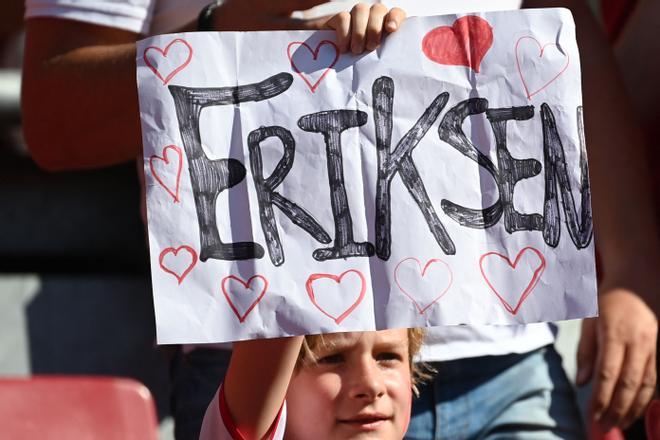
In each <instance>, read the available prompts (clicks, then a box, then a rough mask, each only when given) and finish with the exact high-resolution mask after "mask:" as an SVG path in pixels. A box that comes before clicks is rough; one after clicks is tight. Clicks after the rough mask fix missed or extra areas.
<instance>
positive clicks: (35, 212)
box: [0, 0, 660, 439]
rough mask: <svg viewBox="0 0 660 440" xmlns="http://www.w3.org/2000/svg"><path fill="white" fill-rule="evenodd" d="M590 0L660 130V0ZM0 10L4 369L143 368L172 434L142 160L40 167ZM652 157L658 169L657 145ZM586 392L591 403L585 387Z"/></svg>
mask: <svg viewBox="0 0 660 440" xmlns="http://www.w3.org/2000/svg"><path fill="white" fill-rule="evenodd" d="M590 3H591V6H592V8H593V10H594V14H596V15H597V17H598V19H599V20H600V21H601V23H602V24H603V27H604V29H605V30H606V32H607V34H608V36H609V38H610V41H611V42H612V45H613V47H614V49H615V51H616V55H617V58H618V60H619V62H620V67H621V71H622V74H623V79H624V81H625V83H626V87H627V88H628V91H629V93H630V97H631V99H632V101H633V103H634V104H635V107H636V111H637V113H638V114H637V116H638V118H639V121H640V123H641V124H642V125H643V127H644V130H645V132H646V134H647V136H648V139H649V140H657V139H658V138H659V137H660V108H659V106H658V103H660V87H659V86H658V84H657V81H658V78H660V61H659V57H658V55H660V39H659V38H658V37H657V36H658V35H660V0H590ZM0 10H1V11H2V13H1V14H0V377H16V376H19V377H21V376H28V375H33V374H66V375H69V374H86V375H87V374H91V375H108V376H120V377H129V378H133V379H136V380H137V381H139V382H141V383H143V384H145V385H146V386H147V387H148V388H149V390H150V391H151V393H152V395H153V397H154V399H155V402H156V407H157V411H158V419H159V421H160V434H161V438H162V439H170V438H173V437H172V420H171V417H170V416H169V414H170V412H169V402H168V394H169V371H168V361H169V356H170V353H171V351H172V348H167V347H165V348H160V349H159V348H157V347H156V345H155V325H154V315H153V305H152V299H151V288H150V280H149V273H148V254H147V250H146V246H145V237H144V230H143V227H142V223H141V221H140V217H139V206H138V202H139V187H138V181H137V173H136V167H135V165H133V164H128V165H124V166H119V167H113V168H108V169H105V170H102V171H98V170H95V171H91V172H66V173H56V174H50V173H47V172H44V171H41V170H40V169H38V168H37V167H36V165H35V164H34V163H33V162H32V160H31V159H30V157H29V156H28V154H27V152H26V150H25V147H24V145H23V141H22V137H21V128H20V119H21V118H20V108H19V95H20V93H19V92H20V66H21V52H22V26H23V25H22V20H23V1H22V0H4V1H3V3H2V6H1V7H0ZM578 31H579V30H578ZM582 56H587V54H582ZM587 111H588V109H587ZM649 145H653V144H652V143H651V142H649ZM649 160H650V161H652V166H653V167H654V169H656V168H657V167H656V164H657V160H658V157H657V153H656V151H655V150H651V151H649ZM654 178H655V179H658V173H655V174H654ZM656 183H657V184H656V185H655V187H656V188H660V181H658V180H657V181H656ZM579 329H580V323H579V322H578V321H571V322H565V323H561V324H560V334H559V340H558V342H557V345H558V348H559V350H560V352H562V354H563V356H564V363H565V368H566V370H567V372H568V374H569V377H574V376H575V351H576V344H577V339H578V337H579ZM1 392H2V390H0V393H1ZM580 395H581V398H582V401H583V402H584V401H585V399H586V395H587V392H586V390H580ZM628 438H631V439H637V438H643V433H642V430H640V429H638V428H633V430H632V431H630V432H629V433H628Z"/></svg>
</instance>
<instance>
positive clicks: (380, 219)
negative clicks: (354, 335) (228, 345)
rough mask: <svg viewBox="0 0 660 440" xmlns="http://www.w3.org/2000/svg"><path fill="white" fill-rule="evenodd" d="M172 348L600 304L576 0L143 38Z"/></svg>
mask: <svg viewBox="0 0 660 440" xmlns="http://www.w3.org/2000/svg"><path fill="white" fill-rule="evenodd" d="M137 64H138V67H137V79H138V86H139V98H140V111H141V117H142V136H143V141H144V173H145V177H146V184H147V204H148V217H149V244H150V250H151V270H152V279H153V289H154V300H155V308H156V320H157V330H158V341H159V342H160V343H198V342H222V341H231V340H240V339H248V338H258V337H275V336H283V335H297V334H310V333H319V332H336V331H357V330H373V329H383V328H391V327H413V326H432V325H451V324H463V323H471V324H488V323H491V324H519V323H528V322H537V321H549V320H560V319H572V318H580V317H585V316H593V315H595V314H596V287H595V268H594V252H593V238H592V237H593V232H592V219H591V207H590V190H589V183H588V178H587V174H588V168H587V162H586V154H585V145H584V138H583V124H582V107H581V105H582V104H581V100H582V98H581V91H580V64H579V56H578V51H577V46H576V42H575V28H574V24H573V20H572V17H571V15H570V13H569V12H568V11H567V10H564V9H546V10H523V11H509V12H491V13H482V14H472V15H445V16H437V17H426V18H412V19H409V20H407V21H406V22H405V23H404V25H403V26H402V27H401V29H400V30H399V31H398V32H396V33H395V34H393V35H390V36H388V37H387V38H386V39H385V41H384V44H383V45H382V47H381V48H380V49H378V50H377V51H375V52H371V53H367V54H364V55H361V56H357V57H356V56H353V55H351V54H339V53H338V52H337V47H336V46H335V43H334V34H333V33H332V32H328V31H323V32H303V31H300V32H253V33H238V32H236V33H186V34H176V35H162V36H157V37H153V38H150V39H148V40H144V41H141V42H140V43H139V45H138V58H137Z"/></svg>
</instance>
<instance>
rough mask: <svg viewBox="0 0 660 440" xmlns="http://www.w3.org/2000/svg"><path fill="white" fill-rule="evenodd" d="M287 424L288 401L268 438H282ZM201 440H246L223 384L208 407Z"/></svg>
mask: <svg viewBox="0 0 660 440" xmlns="http://www.w3.org/2000/svg"><path fill="white" fill-rule="evenodd" d="M285 426H286V403H283V404H282V408H281V409H280V412H279V414H277V417H275V421H274V422H273V425H272V426H271V427H270V431H269V434H268V436H267V437H266V438H267V439H268V440H282V439H283V438H284V428H285ZM199 440H245V436H243V434H241V432H240V431H239V430H238V429H237V428H236V425H235V424H234V420H233V419H232V418H231V414H230V412H229V408H228V407H227V402H226V401H225V396H224V392H223V388H222V385H220V389H219V390H218V391H217V392H216V393H215V397H213V400H212V401H211V403H210V404H209V406H208V408H206V414H204V421H203V422H202V430H201V432H200V434H199Z"/></svg>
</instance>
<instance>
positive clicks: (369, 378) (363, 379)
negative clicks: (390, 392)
mask: <svg viewBox="0 0 660 440" xmlns="http://www.w3.org/2000/svg"><path fill="white" fill-rule="evenodd" d="M384 394H385V383H384V381H383V377H382V373H381V371H380V369H379V368H378V365H377V364H376V362H373V361H362V362H360V366H359V367H358V368H355V369H354V374H352V377H351V388H350V396H351V397H352V398H354V399H360V400H365V401H373V400H376V399H378V398H379V397H381V396H383V395H384Z"/></svg>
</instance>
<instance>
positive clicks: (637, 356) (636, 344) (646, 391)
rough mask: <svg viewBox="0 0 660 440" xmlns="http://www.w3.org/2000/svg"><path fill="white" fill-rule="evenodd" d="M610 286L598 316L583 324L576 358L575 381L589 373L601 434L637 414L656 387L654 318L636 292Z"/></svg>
mask: <svg viewBox="0 0 660 440" xmlns="http://www.w3.org/2000/svg"><path fill="white" fill-rule="evenodd" d="M619 285H620V284H619ZM610 286H615V287H609V288H608V287H607V284H605V285H604V286H603V287H602V288H601V292H600V296H599V309H600V316H599V317H598V318H592V319H586V320H585V321H584V322H583V324H582V337H581V339H580V345H579V347H578V359H577V360H578V375H577V383H578V385H583V384H585V383H586V382H588V381H589V380H590V379H591V378H592V377H593V391H592V395H591V401H590V414H591V416H592V417H593V419H594V420H596V421H597V422H598V423H599V425H600V427H601V429H602V430H603V432H607V431H609V430H610V429H611V428H613V427H614V426H621V427H624V428H625V427H627V426H629V425H630V424H631V423H632V422H633V421H634V420H635V419H637V418H638V417H640V416H641V415H642V414H643V412H644V410H645V408H646V405H647V404H648V402H649V401H650V400H651V398H652V397H653V394H654V392H655V385H656V343H657V336H658V321H657V318H656V316H655V314H654V313H653V311H652V310H651V309H650V308H649V306H647V305H646V303H645V302H644V301H643V300H642V299H641V298H640V297H639V295H637V294H636V293H635V292H633V291H632V290H630V289H628V288H622V287H618V285H616V284H610Z"/></svg>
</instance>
